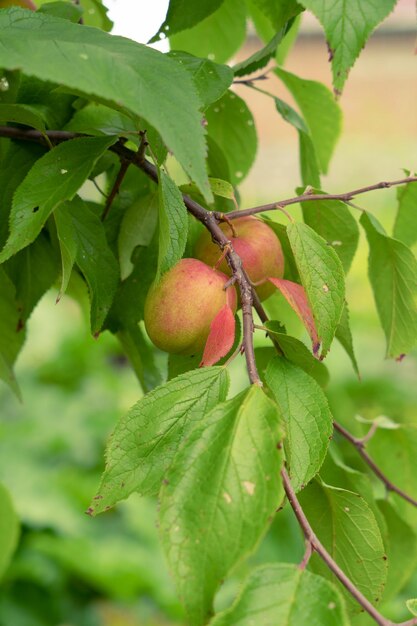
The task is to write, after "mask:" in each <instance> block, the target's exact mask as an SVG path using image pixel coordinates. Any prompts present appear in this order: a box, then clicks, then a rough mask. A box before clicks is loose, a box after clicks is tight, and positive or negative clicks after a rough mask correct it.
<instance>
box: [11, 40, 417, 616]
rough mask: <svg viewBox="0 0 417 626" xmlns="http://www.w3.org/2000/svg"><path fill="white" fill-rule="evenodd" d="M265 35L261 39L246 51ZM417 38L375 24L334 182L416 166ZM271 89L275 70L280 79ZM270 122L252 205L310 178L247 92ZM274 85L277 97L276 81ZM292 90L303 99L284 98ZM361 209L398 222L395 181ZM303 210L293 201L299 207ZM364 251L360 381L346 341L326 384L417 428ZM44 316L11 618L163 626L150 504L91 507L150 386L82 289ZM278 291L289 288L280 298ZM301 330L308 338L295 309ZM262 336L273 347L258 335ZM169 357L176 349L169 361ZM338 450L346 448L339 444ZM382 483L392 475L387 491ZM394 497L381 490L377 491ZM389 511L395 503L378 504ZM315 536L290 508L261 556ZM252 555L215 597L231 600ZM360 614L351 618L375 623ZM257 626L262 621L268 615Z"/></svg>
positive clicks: (32, 334)
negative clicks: (96, 323)
mask: <svg viewBox="0 0 417 626" xmlns="http://www.w3.org/2000/svg"><path fill="white" fill-rule="evenodd" d="M256 45H258V44H257V42H256V41H252V40H251V41H249V43H248V46H247V47H246V49H244V50H243V51H242V53H241V55H242V58H243V57H245V56H247V55H248V53H250V52H251V47H254V46H256ZM413 45H414V41H413V36H411V35H408V34H407V33H401V34H397V35H395V33H394V34H393V33H390V34H388V31H385V35H384V34H383V32H382V34H378V35H376V36H374V37H373V38H371V40H370V42H369V43H368V45H367V48H366V50H365V51H364V53H363V54H362V56H361V57H360V59H359V61H358V62H357V64H356V66H355V68H354V70H353V72H352V74H351V77H350V80H349V81H348V83H347V87H346V91H345V93H344V95H343V98H342V100H341V106H342V109H343V111H344V120H345V121H344V132H343V134H342V139H341V141H340V143H339V146H338V148H337V151H336V155H335V158H334V160H333V163H332V166H331V170H330V174H329V176H328V177H327V178H326V179H325V182H324V187H325V189H326V190H327V191H334V192H337V191H347V190H349V189H351V188H354V187H357V186H361V185H363V184H368V183H372V182H376V181H378V180H382V179H384V178H387V179H392V178H395V177H401V171H400V168H401V167H405V168H410V169H413V166H414V169H415V163H416V160H417V159H416V157H417V148H416V142H415V137H416V131H417V116H416V115H415V102H416V101H417V93H416V89H417V83H416V81H415V57H413V56H412V52H413ZM326 54H327V53H326V49H325V45H324V41H323V40H322V38H321V37H318V36H316V35H314V36H310V35H308V33H305V34H304V35H303V36H301V37H300V39H299V40H298V41H297V43H296V45H295V47H294V49H293V50H292V51H291V53H290V55H289V58H288V62H287V64H286V67H287V68H288V69H289V71H294V72H295V73H297V74H300V75H301V76H303V77H305V78H311V79H316V80H321V81H323V82H325V83H326V84H329V83H330V72H329V68H328V64H327V58H326ZM268 89H270V90H271V91H273V90H274V81H273V79H271V80H270V81H269V82H268ZM239 93H240V94H241V95H242V97H245V99H246V100H247V102H248V104H249V106H250V108H251V109H252V111H253V113H254V116H255V119H256V121H257V125H258V133H259V150H258V157H257V161H256V163H255V166H254V167H253V169H252V171H251V173H250V175H249V176H248V178H247V179H246V181H245V183H244V184H243V186H242V199H243V206H251V205H254V204H260V203H262V202H266V201H271V199H279V198H284V197H287V196H291V195H293V194H294V189H295V187H296V186H297V185H298V184H299V174H298V161H297V159H298V154H297V142H296V137H295V135H294V134H293V132H292V129H291V128H290V127H288V126H286V125H285V124H284V123H283V122H282V121H281V120H280V119H279V118H278V117H277V116H276V113H275V111H273V103H270V102H269V101H268V99H265V98H263V97H262V96H261V95H260V94H257V93H255V92H252V91H250V90H245V91H244V88H243V87H239ZM277 93H278V95H281V94H280V93H279V92H277ZM285 96H286V99H287V100H288V101H290V100H291V98H290V97H289V96H288V95H287V94H285ZM359 204H361V205H362V206H364V207H365V206H366V208H368V209H372V210H373V211H375V214H376V215H377V216H378V218H379V219H380V220H381V221H382V222H383V223H384V225H385V226H386V227H387V228H388V230H389V232H391V227H392V222H393V219H394V214H395V191H394V190H385V191H379V192H375V193H374V194H372V195H371V194H370V195H369V196H365V197H362V198H361V200H360V202H359ZM294 213H295V214H296V209H295V210H294ZM366 256H367V247H366V244H365V242H364V240H363V237H362V240H361V245H360V247H359V250H358V253H357V255H356V258H355V261H354V264H353V267H352V270H351V272H350V275H349V277H348V279H347V286H348V295H349V301H350V302H351V303H352V305H351V319H352V329H353V333H354V340H355V348H356V353H357V358H358V362H359V366H360V370H361V381H359V380H358V379H357V377H356V376H355V374H354V372H353V371H352V368H351V365H350V363H349V361H348V358H347V357H346V356H345V354H344V353H343V351H342V349H341V348H339V346H338V345H335V346H334V347H333V348H332V351H331V354H330V355H329V358H328V360H327V364H328V367H329V370H330V371H331V381H330V384H329V386H328V390H327V391H328V395H329V398H330V403H331V406H332V410H333V413H334V416H335V418H336V419H337V420H338V421H339V422H341V423H342V424H349V428H350V430H353V431H356V434H360V433H361V432H363V428H364V426H363V424H361V423H360V422H358V421H355V416H357V415H360V416H362V417H364V418H367V419H373V418H375V417H377V416H379V415H386V416H388V417H390V418H392V419H394V420H396V421H398V422H402V423H409V424H414V425H417V385H416V384H415V381H416V380H417V362H416V358H415V356H416V355H414V357H413V356H412V355H410V356H408V357H407V358H406V359H404V360H403V361H402V362H401V363H395V362H388V361H385V360H384V338H383V334H382V330H381V329H380V327H379V325H378V324H377V318H376V311H375V307H374V303H373V298H372V295H371V291H370V286H369V283H368V281H367V279H366ZM52 291H53V293H50V294H47V296H46V297H44V298H43V300H42V301H41V303H40V304H39V305H38V307H37V308H36V310H35V312H34V313H33V315H32V317H31V319H30V324H29V331H28V340H27V342H26V346H25V348H24V350H23V352H22V355H21V357H20V359H19V362H18V367H17V376H18V378H19V381H20V385H21V388H22V390H23V396H24V399H23V404H18V402H17V401H16V399H15V398H14V397H13V396H12V394H11V393H10V391H9V390H8V389H7V388H6V387H5V386H1V387H0V412H1V413H0V481H1V482H3V483H4V485H6V487H7V488H8V489H9V491H10V493H11V494H12V499H13V503H14V507H15V509H16V511H17V514H18V517H19V519H20V523H21V528H20V538H19V543H18V547H17V550H16V553H15V556H14V559H13V561H12V563H11V565H10V567H9V569H8V570H7V572H6V573H5V575H4V578H3V580H2V585H1V587H0V625H1V626H156V625H159V626H163V625H168V624H181V623H182V609H181V607H180V605H179V603H178V601H177V599H176V596H175V592H174V589H173V585H172V583H171V581H170V578H169V574H168V571H167V567H166V564H165V562H164V559H163V556H162V553H161V549H160V547H159V543H158V530H157V528H156V507H157V503H156V502H155V501H153V500H150V499H146V498H142V499H139V498H138V497H133V496H132V497H131V498H130V499H129V500H128V501H127V502H125V503H122V504H121V505H119V506H118V507H117V509H116V510H113V511H111V512H109V513H107V514H105V515H102V516H100V517H98V518H95V519H90V518H89V517H88V516H86V515H85V514H84V511H85V510H86V509H87V507H88V505H89V503H90V500H91V496H92V494H94V492H95V490H96V487H97V485H98V481H99V478H100V474H101V472H102V470H103V466H104V459H103V452H104V446H105V442H106V440H107V437H108V436H109V434H110V433H111V431H112V429H113V427H114V425H115V422H116V420H117V419H118V418H119V417H120V416H121V415H122V414H123V413H124V412H125V411H126V410H127V409H128V408H129V407H130V406H131V405H132V404H133V403H134V402H135V401H136V400H137V399H138V398H139V397H140V394H141V391H140V389H139V386H138V383H137V381H136V379H135V377H134V375H133V373H132V371H131V369H130V367H129V365H128V363H127V362H126V360H125V358H124V356H123V354H122V352H121V349H120V347H119V345H118V344H117V343H116V341H115V339H114V338H112V337H111V336H110V334H109V333H104V334H103V335H102V336H100V337H99V339H98V340H95V339H93V338H92V337H91V336H90V335H89V334H88V330H87V329H88V324H86V323H85V320H84V319H83V315H84V314H83V312H82V311H80V309H79V307H78V305H76V304H75V303H74V302H73V301H72V300H71V298H70V297H67V296H66V297H65V298H63V300H62V301H61V302H60V303H59V305H57V306H56V305H55V298H56V290H52ZM273 298H278V296H273ZM287 321H288V323H289V325H290V326H291V330H292V331H293V332H295V333H298V334H299V335H300V336H302V329H301V327H299V326H298V322H297V320H296V319H295V316H292V317H291V313H290V312H288V319H287ZM257 345H259V346H262V345H268V344H267V343H266V342H265V339H264V338H263V337H262V334H261V333H259V337H257ZM160 364H161V367H165V365H166V364H165V360H164V357H163V356H162V355H161V357H160ZM231 370H232V372H233V385H232V390H231V392H232V393H235V392H236V391H238V390H239V389H240V388H241V387H242V386H243V385H244V384H246V379H245V378H244V376H245V374H244V370H243V368H242V367H241V363H240V362H239V360H238V361H235V362H234V363H233V364H232V367H231ZM337 450H339V453H340V451H342V452H343V454H344V460H345V462H347V463H348V464H349V465H350V466H351V467H353V468H356V469H363V467H362V466H361V464H360V461H359V458H358V457H357V455H356V454H355V451H354V450H353V449H349V448H348V447H347V446H346V445H343V446H340V447H339V446H338V447H337ZM335 454H336V453H335ZM375 487H376V488H379V489H381V487H380V486H375ZM383 498H384V493H383V492H382V490H381V499H382V500H383ZM381 506H382V507H383V506H389V505H386V504H385V503H384V502H382V505H381ZM408 522H409V523H408V524H406V522H404V521H402V520H401V519H400V518H399V517H398V516H395V517H393V520H392V523H393V524H394V523H396V524H397V526H398V529H397V530H398V534H399V536H400V537H402V538H403V539H402V541H403V544H405V545H403V546H399V547H398V546H397V547H396V549H397V551H398V554H400V552H401V549H402V552H401V558H402V561H399V563H400V567H401V568H402V569H403V570H404V568H408V569H407V575H410V574H412V572H413V570H415V567H416V563H417V558H416V557H417V555H416V554H415V550H414V553H413V549H408V547H407V546H410V545H411V543H410V542H409V540H410V539H413V540H414V542H415V539H416V537H415V534H414V530H413V528H412V526H414V528H415V522H416V518H415V516H414V517H412V515H411V514H410V519H409V520H408ZM303 549H304V548H303V541H302V539H301V536H300V533H299V530H298V526H297V525H296V523H295V522H294V519H293V517H292V514H291V512H290V511H289V510H288V507H287V508H286V509H284V510H283V511H282V512H280V513H279V514H278V515H277V516H276V519H275V521H274V523H273V524H272V526H271V530H270V532H269V533H268V535H267V537H266V538H265V539H264V541H263V542H262V544H261V545H260V546H259V549H258V551H257V553H256V554H255V555H254V556H253V557H252V562H257V563H261V562H267V561H268V562H271V561H273V560H275V559H276V560H281V561H289V562H297V561H299V560H300V558H301V555H302V553H303ZM247 571H248V564H245V565H242V566H241V567H240V568H239V569H238V571H237V572H236V575H235V577H234V578H232V579H231V580H229V581H228V582H227V583H226V584H225V585H224V587H223V589H222V590H221V592H220V594H219V597H218V606H219V607H223V606H226V605H227V604H228V603H229V602H230V600H231V599H232V597H233V596H234V594H235V592H236V589H237V586H238V581H239V579H241V578H242V577H243V576H244V575H245V573H246V572H247ZM416 595H417V574H414V575H412V576H411V579H410V582H409V583H408V584H407V586H406V588H405V589H403V590H402V591H401V594H400V596H399V597H398V596H397V597H396V599H395V600H389V601H388V602H386V603H385V605H383V611H384V612H385V614H386V615H387V616H390V617H391V618H395V619H397V620H401V619H406V617H407V611H406V609H405V604H404V599H405V598H407V597H413V596H414V597H415V596H416ZM369 623H370V622H369V620H368V618H367V617H363V616H361V615H359V616H358V617H356V618H354V619H353V624H355V625H357V626H365V625H366V624H369ZM260 626H261V625H260Z"/></svg>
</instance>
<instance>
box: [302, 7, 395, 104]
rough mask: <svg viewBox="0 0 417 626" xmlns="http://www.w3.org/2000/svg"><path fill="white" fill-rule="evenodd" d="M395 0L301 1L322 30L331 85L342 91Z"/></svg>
mask: <svg viewBox="0 0 417 626" xmlns="http://www.w3.org/2000/svg"><path fill="white" fill-rule="evenodd" d="M396 2H397V0H378V2H376V3H375V2H374V0H349V1H347V0H301V4H303V5H304V6H305V8H306V9H309V10H310V11H311V12H312V13H314V15H315V16H316V17H317V19H318V20H319V22H320V23H321V25H322V26H323V28H324V32H325V34H326V39H327V42H328V46H329V49H330V54H331V61H332V69H333V85H334V88H335V91H336V92H337V93H339V92H341V91H342V89H343V85H344V84H345V81H346V79H347V76H348V73H349V70H350V68H351V67H352V66H353V64H354V63H355V61H356V59H357V57H358V56H359V54H360V52H361V50H362V48H363V47H364V46H365V43H366V41H367V39H368V37H369V36H370V35H371V33H372V31H373V30H374V29H375V28H376V27H377V26H378V24H379V23H380V22H382V20H383V19H384V18H385V17H387V15H388V14H389V13H390V12H391V11H392V9H393V8H394V6H395V4H396Z"/></svg>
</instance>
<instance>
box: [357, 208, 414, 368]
mask: <svg viewBox="0 0 417 626" xmlns="http://www.w3.org/2000/svg"><path fill="white" fill-rule="evenodd" d="M360 222H361V224H362V226H363V227H364V229H365V231H366V236H367V238H368V243H369V260H368V263H369V265H368V272H369V279H370V281H371V285H372V289H373V292H374V297H375V302H376V307H377V311H378V315H379V318H380V320H381V324H382V327H383V329H384V333H385V337H386V342H387V356H388V357H392V358H397V359H398V358H401V357H402V356H403V355H404V354H407V353H408V352H409V351H410V350H411V349H412V348H413V347H414V345H415V344H416V341H417V261H416V259H415V257H414V256H413V253H412V252H411V250H410V249H409V248H407V246H406V245H405V244H403V243H402V242H401V241H398V240H397V239H392V238H391V237H388V235H387V234H386V233H385V231H384V229H383V228H382V226H381V225H380V224H379V222H378V221H377V220H376V218H375V217H373V216H371V215H369V214H368V213H363V214H362V217H361V219H360Z"/></svg>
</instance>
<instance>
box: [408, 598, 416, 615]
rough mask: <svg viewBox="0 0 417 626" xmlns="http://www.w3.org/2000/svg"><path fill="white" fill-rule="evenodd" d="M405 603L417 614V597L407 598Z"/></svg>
mask: <svg viewBox="0 0 417 626" xmlns="http://www.w3.org/2000/svg"><path fill="white" fill-rule="evenodd" d="M405 604H406V606H407V609H408V610H409V611H410V613H412V615H417V598H411V599H410V600H406V602H405Z"/></svg>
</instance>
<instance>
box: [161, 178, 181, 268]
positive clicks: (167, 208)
mask: <svg viewBox="0 0 417 626" xmlns="http://www.w3.org/2000/svg"><path fill="white" fill-rule="evenodd" d="M159 181H160V182H159V186H158V196H159V257H158V275H159V276H160V275H161V274H164V273H165V272H167V271H168V270H169V269H170V268H171V267H172V266H173V265H175V263H177V261H179V260H180V258H181V257H182V255H183V253H184V250H185V244H186V243H187V232H188V217H187V209H186V208H185V204H184V201H183V199H182V195H181V192H180V190H179V189H178V187H177V185H176V184H175V183H174V181H173V180H172V179H171V178H170V177H169V176H168V175H167V174H165V172H164V171H163V170H160V172H159Z"/></svg>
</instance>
